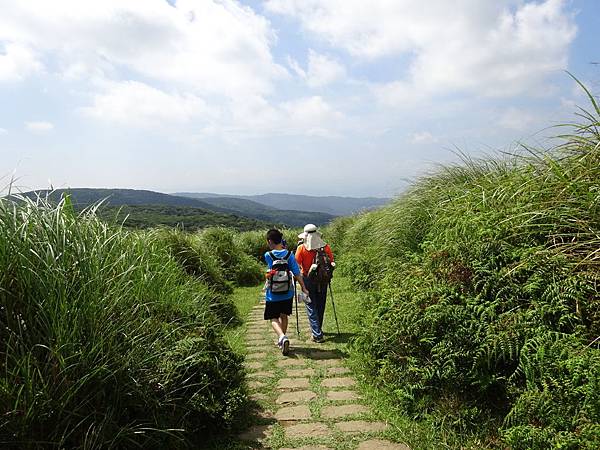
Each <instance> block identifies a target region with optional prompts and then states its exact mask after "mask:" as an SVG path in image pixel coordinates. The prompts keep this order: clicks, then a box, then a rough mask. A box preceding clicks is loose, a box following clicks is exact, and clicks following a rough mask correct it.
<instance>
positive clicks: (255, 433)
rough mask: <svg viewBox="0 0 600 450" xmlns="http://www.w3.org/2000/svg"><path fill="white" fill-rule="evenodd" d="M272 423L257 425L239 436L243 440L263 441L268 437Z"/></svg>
mask: <svg viewBox="0 0 600 450" xmlns="http://www.w3.org/2000/svg"><path fill="white" fill-rule="evenodd" d="M270 428H271V425H256V426H253V427H251V428H250V429H249V430H248V431H246V432H244V433H242V434H240V435H239V436H238V437H239V438H240V439H241V440H243V441H259V442H260V441H262V440H264V439H266V438H267V436H268V434H269V430H270Z"/></svg>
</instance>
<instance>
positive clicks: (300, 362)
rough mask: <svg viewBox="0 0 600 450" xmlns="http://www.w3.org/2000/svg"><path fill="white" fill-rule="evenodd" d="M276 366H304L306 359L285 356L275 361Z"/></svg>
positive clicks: (283, 367) (284, 367)
mask: <svg viewBox="0 0 600 450" xmlns="http://www.w3.org/2000/svg"><path fill="white" fill-rule="evenodd" d="M275 365H276V366H277V367H281V368H282V369H286V368H288V367H305V366H306V360H305V359H294V358H286V359H281V360H279V361H277V362H276V363H275Z"/></svg>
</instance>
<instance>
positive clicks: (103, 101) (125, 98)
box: [82, 81, 210, 127]
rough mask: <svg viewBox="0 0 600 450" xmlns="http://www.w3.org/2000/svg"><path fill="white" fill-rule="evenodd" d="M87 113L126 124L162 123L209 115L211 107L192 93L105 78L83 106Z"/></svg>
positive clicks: (149, 124)
mask: <svg viewBox="0 0 600 450" xmlns="http://www.w3.org/2000/svg"><path fill="white" fill-rule="evenodd" d="M82 112H83V113H84V114H86V115H88V116H91V117H94V118H97V119H100V120H104V121H109V122H115V123H119V124H123V125H133V126H141V127H161V126H163V125H167V124H173V123H185V122H189V121H190V120H192V119H203V118H206V117H207V116H208V115H209V113H210V111H209V108H208V106H207V105H206V103H205V102H204V100H202V99H201V98H200V97H198V96H195V95H193V94H186V95H181V94H178V93H173V94H169V93H166V92H163V91H161V90H159V89H156V88H154V87H152V86H148V85H147V84H144V83H141V82H139V81H124V82H105V83H102V90H101V91H100V92H98V93H96V94H95V95H94V96H93V100H92V105H91V106H88V107H85V108H82Z"/></svg>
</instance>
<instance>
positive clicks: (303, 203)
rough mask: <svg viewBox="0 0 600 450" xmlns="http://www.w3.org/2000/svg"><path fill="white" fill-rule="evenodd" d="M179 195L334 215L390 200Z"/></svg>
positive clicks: (299, 195)
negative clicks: (238, 200) (225, 199)
mask: <svg viewBox="0 0 600 450" xmlns="http://www.w3.org/2000/svg"><path fill="white" fill-rule="evenodd" d="M173 195H176V196H179V197H187V198H195V199H199V200H203V201H206V200H207V199H211V198H238V199H245V200H250V201H253V202H256V203H260V204H263V205H265V206H269V207H272V208H276V209H284V210H296V211H298V210H299V211H314V212H321V213H326V214H331V215H334V216H347V215H352V214H356V213H358V212H361V211H365V210H370V209H374V208H378V207H380V206H383V205H385V204H387V203H389V202H390V201H391V199H390V198H382V197H342V196H336V195H328V196H314V195H302V194H284V193H267V194H257V195H234V194H217V193H211V192H175V193H173Z"/></svg>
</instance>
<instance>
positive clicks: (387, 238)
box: [334, 98, 600, 449]
mask: <svg viewBox="0 0 600 450" xmlns="http://www.w3.org/2000/svg"><path fill="white" fill-rule="evenodd" d="M591 99H592V101H593V102H594V100H593V98H591ZM593 105H594V109H595V111H594V112H593V113H585V112H584V113H582V115H583V116H584V117H586V119H587V122H586V123H584V124H582V125H575V126H574V128H573V132H572V134H571V135H565V136H562V139H563V144H562V145H560V146H559V147H557V148H555V149H553V150H552V151H551V152H546V153H542V152H534V151H532V150H529V149H528V151H527V152H526V153H524V154H522V155H518V156H514V157H512V158H506V159H504V160H482V161H473V160H470V161H465V162H464V163H463V164H462V165H460V166H454V167H447V168H445V169H443V170H442V171H441V172H439V173H438V174H436V175H433V176H430V177H427V178H424V179H422V180H421V181H419V182H418V183H417V184H416V185H415V186H413V188H412V189H411V190H410V191H409V192H407V193H406V194H405V195H403V196H402V197H400V198H399V199H397V200H396V201H395V202H394V203H393V204H392V205H390V206H388V207H386V208H383V209H381V210H378V211H375V212H372V213H368V214H364V215H361V216H359V217H357V218H354V219H352V220H347V221H345V222H336V223H334V227H335V228H334V236H335V240H334V242H335V243H336V244H337V243H341V248H342V249H343V252H342V253H343V254H342V259H341V261H342V262H341V263H340V267H341V268H342V269H341V270H343V271H344V273H345V274H346V275H347V276H350V278H351V279H353V281H354V282H355V284H356V285H357V286H358V287H362V288H365V289H369V294H368V296H367V299H365V302H364V309H365V314H364V316H363V320H364V323H363V327H364V333H362V334H361V335H360V336H359V337H358V338H357V340H356V341H355V343H354V351H355V355H357V357H359V358H361V357H364V358H365V359H364V361H363V362H364V367H365V370H366V371H367V372H368V373H369V375H371V376H372V377H374V379H375V380H376V382H377V383H379V384H380V385H381V386H382V387H384V388H386V389H387V390H388V391H389V393H390V397H391V398H394V399H395V401H396V403H397V404H398V405H399V406H401V407H402V408H404V410H406V411H407V412H409V413H410V414H412V415H414V416H431V417H433V418H436V417H437V418H439V421H440V424H442V423H443V424H444V425H445V426H452V427H454V428H455V429H456V430H458V431H461V432H467V433H471V432H473V433H480V434H484V435H488V436H490V439H491V440H493V439H495V438H494V435H495V434H496V433H497V432H498V428H500V431H499V434H500V438H501V439H504V444H507V445H510V446H511V447H514V448H539V449H542V448H572V449H576V448H597V446H598V442H600V439H599V437H600V429H599V423H600V395H599V394H598V392H600V391H599V390H598V383H599V381H598V380H599V374H600V371H599V366H598V364H599V361H600V346H599V343H600V341H599V340H598V336H599V335H600V313H599V312H598V311H600V296H599V294H598V292H600V291H599V289H598V286H599V282H600V252H598V248H599V247H600V188H599V185H600V131H599V130H600V122H599V120H598V117H599V116H600V109H599V108H598V107H597V105H596V103H595V102H594V103H593ZM344 266H346V267H344ZM361 355H362V356H361Z"/></svg>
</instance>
